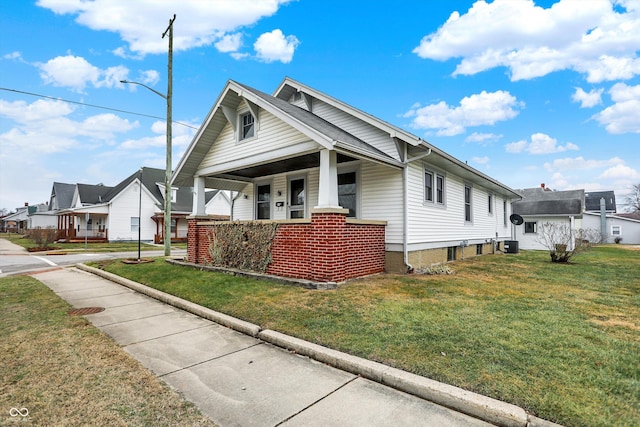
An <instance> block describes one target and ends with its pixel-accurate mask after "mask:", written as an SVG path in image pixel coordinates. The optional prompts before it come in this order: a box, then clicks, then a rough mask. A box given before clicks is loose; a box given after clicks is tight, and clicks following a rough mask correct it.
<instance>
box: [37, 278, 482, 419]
mask: <svg viewBox="0 0 640 427" xmlns="http://www.w3.org/2000/svg"><path fill="white" fill-rule="evenodd" d="M32 275H33V277H35V278H36V279H38V280H40V281H41V282H42V283H44V284H45V285H46V286H48V287H49V288H51V289H52V290H53V291H54V292H55V293H56V294H58V295H59V296H60V297H61V298H62V299H64V300H66V301H67V302H69V303H70V304H71V305H72V306H74V307H76V308H81V307H103V308H105V310H104V311H102V312H100V313H96V314H90V315H87V316H86V318H87V319H88V320H89V321H90V322H91V323H93V325H95V326H96V327H98V328H99V329H101V330H102V331H103V332H104V333H106V334H107V335H109V336H110V337H112V338H113V340H114V341H115V342H116V343H118V344H119V345H121V346H122V348H123V349H124V350H125V351H127V352H128V353H129V354H131V355H132V356H133V357H135V358H136V359H138V360H139V361H140V362H141V363H142V364H143V365H144V366H146V367H147V368H149V369H150V370H152V371H153V372H154V373H155V374H156V375H157V376H158V377H160V378H161V379H163V380H164V381H165V382H166V383H167V384H169V385H170V386H171V387H173V388H175V389H176V390H178V391H179V392H181V393H182V394H183V395H184V396H185V398H186V399H188V400H190V401H191V402H193V403H194V404H195V405H197V406H198V407H199V408H200V410H201V411H202V412H203V413H204V414H205V415H206V416H208V417H210V418H211V419H212V420H213V421H214V422H215V423H217V424H218V425H220V426H223V427H225V426H279V425H283V426H335V425H340V426H389V425H394V426H401V425H411V426H488V425H491V424H488V423H486V422H484V421H481V420H479V419H477V418H473V417H470V416H468V415H464V414H462V413H459V412H456V411H453V410H451V409H447V408H445V407H443V406H439V405H436V404H435V403H431V402H429V401H426V400H423V399H421V398H419V397H416V396H413V395H410V394H407V393H404V392H401V391H398V390H395V389H393V388H390V387H387V386H384V385H381V384H379V383H376V382H373V381H370V380H368V379H365V378H362V377H361V376H358V375H355V374H352V373H349V372H346V371H342V370H340V369H336V368H334V367H331V366H329V365H326V364H323V363H320V362H317V361H315V360H312V359H310V358H308V357H303V356H300V355H298V354H295V353H293V352H290V351H287V350H284V349H282V348H279V347H276V346H274V345H271V344H268V343H266V342H264V341H263V340H260V339H257V338H254V337H251V336H248V335H245V334H242V333H240V332H237V331H234V330H232V329H230V328H228V327H224V326H221V325H219V324H217V323H214V322H212V321H210V320H206V319H203V318H202V317H199V316H196V315H193V314H190V313H187V312H185V311H182V310H180V309H177V308H175V307H173V306H171V305H167V304H165V303H162V302H160V301H158V300H156V299H152V298H150V297H148V296H145V295H142V294H140V293H138V292H135V291H133V290H131V289H129V288H127V287H124V286H121V285H119V284H116V283H114V282H111V281H109V280H106V279H104V278H101V277H98V276H96V275H93V274H90V273H88V272H85V271H82V270H79V269H77V268H64V269H56V270H50V271H46V272H40V273H35V274H32Z"/></svg>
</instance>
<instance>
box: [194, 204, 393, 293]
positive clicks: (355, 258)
mask: <svg viewBox="0 0 640 427" xmlns="http://www.w3.org/2000/svg"><path fill="white" fill-rule="evenodd" d="M345 212H346V211H345V210H343V209H317V210H314V211H312V213H311V220H308V219H307V220H292V221H277V223H278V228H277V231H276V236H275V238H274V239H273V242H272V245H271V258H272V261H271V263H270V264H269V266H268V268H267V273H268V274H273V275H276V276H284V277H294V278H298V279H305V280H312V281H314V282H343V281H345V280H347V279H351V278H354V277H360V276H366V275H368V274H374V273H381V272H383V271H384V265H385V246H384V241H385V226H386V223H385V222H384V221H366V220H352V219H347V217H346V213H345ZM215 224H216V222H213V221H203V219H202V218H201V219H198V218H191V219H190V220H189V231H188V244H187V261H189V262H193V263H196V264H208V263H209V262H210V261H211V259H210V257H209V253H208V248H209V237H208V236H209V233H210V230H211V229H212V228H213V227H214V225H215Z"/></svg>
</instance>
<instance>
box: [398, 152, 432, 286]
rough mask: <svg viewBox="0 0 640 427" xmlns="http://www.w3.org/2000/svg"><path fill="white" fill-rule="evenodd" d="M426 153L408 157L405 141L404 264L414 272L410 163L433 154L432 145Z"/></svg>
mask: <svg viewBox="0 0 640 427" xmlns="http://www.w3.org/2000/svg"><path fill="white" fill-rule="evenodd" d="M427 150H428V151H427V152H426V153H422V154H421V155H419V156H416V157H412V158H410V159H407V155H408V153H407V143H406V142H405V143H404V150H403V153H402V154H403V155H402V157H403V159H405V160H404V161H403V162H402V167H403V169H402V178H403V179H402V187H403V188H402V192H403V193H404V197H403V199H404V200H403V202H404V208H403V210H402V215H403V220H402V257H403V258H402V259H403V262H404V265H405V266H406V267H407V272H409V273H411V272H413V266H412V265H411V264H410V263H409V163H412V162H415V161H417V160H420V159H424V158H425V157H427V156H430V155H431V147H428V148H427Z"/></svg>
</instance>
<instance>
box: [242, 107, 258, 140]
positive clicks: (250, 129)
mask: <svg viewBox="0 0 640 427" xmlns="http://www.w3.org/2000/svg"><path fill="white" fill-rule="evenodd" d="M240 122H241V124H242V126H241V128H240V140H243V139H248V138H253V136H254V134H255V119H254V118H253V114H251V113H244V114H243V115H241V116H240Z"/></svg>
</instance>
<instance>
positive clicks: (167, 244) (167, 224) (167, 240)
mask: <svg viewBox="0 0 640 427" xmlns="http://www.w3.org/2000/svg"><path fill="white" fill-rule="evenodd" d="M175 20H176V15H175V13H174V14H173V18H172V19H170V20H169V26H168V27H167V29H166V30H165V31H164V33H162V38H164V36H166V35H167V32H168V33H169V58H168V66H167V164H166V170H165V175H164V256H170V255H171V193H172V191H171V169H172V167H171V166H172V165H171V121H172V117H171V109H172V108H171V107H172V105H171V95H172V92H173V21H175ZM176 226H177V224H176Z"/></svg>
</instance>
